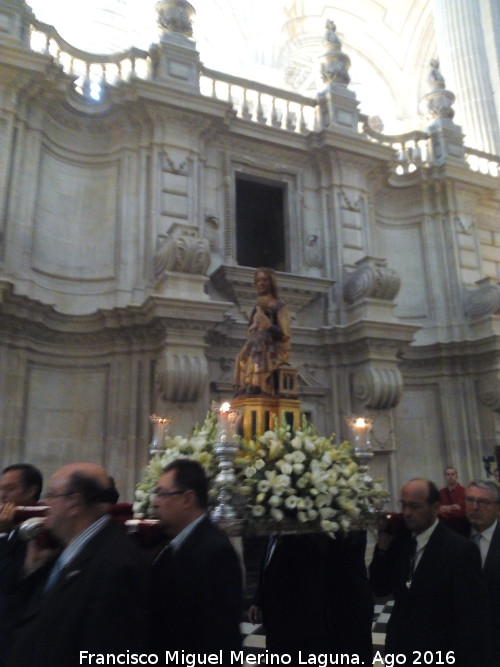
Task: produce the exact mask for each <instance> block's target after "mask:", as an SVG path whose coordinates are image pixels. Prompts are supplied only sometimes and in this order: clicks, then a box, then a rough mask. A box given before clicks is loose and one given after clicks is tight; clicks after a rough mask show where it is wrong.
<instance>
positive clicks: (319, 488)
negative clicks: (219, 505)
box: [235, 418, 388, 536]
mask: <svg viewBox="0 0 500 667" xmlns="http://www.w3.org/2000/svg"><path fill="white" fill-rule="evenodd" d="M235 463H236V464H237V465H238V467H239V469H240V479H241V486H240V493H241V494H242V495H243V496H246V497H247V505H246V517H245V518H246V520H247V522H248V525H249V528H250V530H253V531H255V532H272V531H276V532H293V533H295V532H320V531H322V532H326V533H327V534H329V535H330V536H334V534H335V533H337V532H339V531H343V532H347V531H348V530H350V529H351V528H354V527H356V526H358V527H359V526H360V525H362V524H363V523H364V522H366V521H367V520H370V519H373V511H374V510H376V509H377V508H379V507H380V506H381V504H382V502H383V500H385V499H386V498H387V497H388V494H387V492H386V491H385V490H384V489H383V487H382V485H381V483H380V481H379V480H372V479H371V478H370V477H368V476H366V475H364V474H362V473H361V472H360V470H359V466H358V464H357V463H356V461H355V460H354V459H353V458H352V447H351V445H350V444H349V443H348V442H343V443H342V444H340V445H338V446H337V445H335V444H334V443H333V436H332V437H330V438H326V437H324V436H319V435H318V434H317V433H316V431H315V429H314V427H313V426H312V425H311V424H310V423H308V422H307V421H306V419H305V418H303V421H302V427H301V430H298V431H295V432H293V433H292V431H291V429H290V427H289V426H285V425H283V426H278V427H276V428H275V429H274V430H273V431H267V432H266V433H264V434H263V435H262V436H261V437H260V438H257V440H256V441H255V442H254V441H251V442H249V443H242V456H240V457H239V458H238V459H237V460H236V462H235Z"/></svg>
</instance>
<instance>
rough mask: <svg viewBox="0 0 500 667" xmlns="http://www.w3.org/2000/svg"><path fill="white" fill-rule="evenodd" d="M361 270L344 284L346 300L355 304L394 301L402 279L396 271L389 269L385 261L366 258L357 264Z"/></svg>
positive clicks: (352, 274) (355, 272) (354, 272)
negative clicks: (381, 300)
mask: <svg viewBox="0 0 500 667" xmlns="http://www.w3.org/2000/svg"><path fill="white" fill-rule="evenodd" d="M356 266H358V267H359V268H358V269H357V270H356V271H353V273H351V274H350V275H349V276H348V277H347V280H346V281H345V284H344V300H345V301H346V302H347V303H355V302H356V301H359V300H360V299H366V298H372V299H383V300H385V301H392V300H393V299H394V298H395V297H396V295H397V294H398V292H399V288H400V286H401V279H400V277H399V275H398V273H397V272H396V271H394V269H389V268H387V262H386V260H385V259H378V258H376V257H364V258H363V259H360V260H359V262H356Z"/></svg>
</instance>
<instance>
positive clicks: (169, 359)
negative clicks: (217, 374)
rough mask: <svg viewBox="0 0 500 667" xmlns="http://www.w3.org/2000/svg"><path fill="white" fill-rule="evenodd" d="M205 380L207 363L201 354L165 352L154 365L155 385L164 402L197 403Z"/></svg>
mask: <svg viewBox="0 0 500 667" xmlns="http://www.w3.org/2000/svg"><path fill="white" fill-rule="evenodd" d="M207 379H208V363H207V360H206V358H205V356H204V355H203V354H202V353H196V352H186V351H183V350H173V351H168V350H166V351H164V352H163V353H162V355H161V357H160V358H159V359H158V361H157V364H156V369H155V383H156V386H157V388H158V392H159V393H160V394H161V396H162V398H164V399H165V400H166V401H172V402H174V403H184V402H186V403H190V402H193V401H197V400H198V399H199V398H200V397H201V396H203V391H204V389H205V385H206V383H207Z"/></svg>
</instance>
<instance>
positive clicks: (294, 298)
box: [210, 264, 334, 316]
mask: <svg viewBox="0 0 500 667" xmlns="http://www.w3.org/2000/svg"><path fill="white" fill-rule="evenodd" d="M254 272H255V269H254V268H250V267H245V266H228V265H225V264H222V265H221V266H219V268H218V269H216V270H215V271H214V272H213V273H212V274H211V275H210V279H211V280H212V282H213V283H214V285H215V287H216V288H217V289H218V290H220V291H221V292H222V293H223V294H225V295H227V296H228V298H229V299H230V300H231V301H232V302H233V303H235V304H236V305H237V306H238V307H239V309H240V310H241V311H242V312H243V313H244V314H246V315H247V316H248V315H250V312H251V310H252V308H253V306H254V304H255V287H254ZM276 278H277V281H278V286H279V296H280V298H281V299H283V301H284V302H285V303H286V305H287V307H288V310H289V311H290V313H291V314H292V315H293V314H295V313H298V312H299V311H301V310H302V308H304V307H305V306H307V305H308V304H309V303H311V302H312V301H314V300H315V299H317V298H318V297H320V296H323V295H325V294H327V293H328V290H329V289H330V288H331V287H332V286H333V285H334V281H333V280H327V279H324V278H311V277H309V276H299V275H292V274H291V273H282V272H279V271H277V272H276Z"/></svg>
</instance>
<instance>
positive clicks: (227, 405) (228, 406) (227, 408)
mask: <svg viewBox="0 0 500 667" xmlns="http://www.w3.org/2000/svg"><path fill="white" fill-rule="evenodd" d="M230 410H231V403H228V402H227V401H226V402H225V403H222V405H221V406H220V412H229V411H230Z"/></svg>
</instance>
